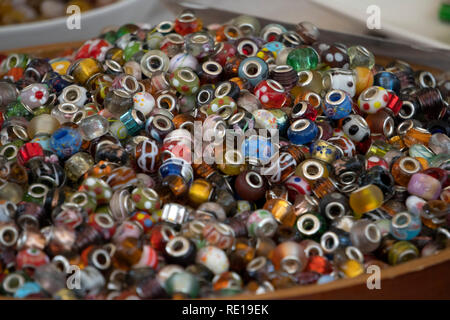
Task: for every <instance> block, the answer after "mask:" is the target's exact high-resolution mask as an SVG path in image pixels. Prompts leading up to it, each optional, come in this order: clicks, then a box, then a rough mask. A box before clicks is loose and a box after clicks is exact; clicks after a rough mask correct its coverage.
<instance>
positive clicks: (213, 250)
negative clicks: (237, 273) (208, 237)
mask: <svg viewBox="0 0 450 320" xmlns="http://www.w3.org/2000/svg"><path fill="white" fill-rule="evenodd" d="M196 261H197V263H200V264H202V265H204V266H205V267H207V268H208V269H209V270H211V271H212V272H213V273H214V274H216V275H217V274H222V273H224V272H225V271H228V268H229V267H230V262H229V261H228V257H227V255H226V253H225V252H224V251H223V250H222V249H219V248H217V247H215V246H206V247H203V248H201V249H200V250H199V251H198V252H197V258H196Z"/></svg>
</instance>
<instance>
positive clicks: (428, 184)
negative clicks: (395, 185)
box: [408, 173, 441, 200]
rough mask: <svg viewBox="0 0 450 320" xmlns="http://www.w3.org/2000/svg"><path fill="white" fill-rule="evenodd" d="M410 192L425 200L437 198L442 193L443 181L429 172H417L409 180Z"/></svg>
mask: <svg viewBox="0 0 450 320" xmlns="http://www.w3.org/2000/svg"><path fill="white" fill-rule="evenodd" d="M408 192H409V193H410V194H412V195H415V196H418V197H421V198H423V199H425V200H436V199H438V198H439V195H440V194H441V183H440V182H439V180H437V179H435V178H433V177H432V176H429V175H427V174H423V173H415V174H413V175H412V176H411V179H410V180H409V183H408Z"/></svg>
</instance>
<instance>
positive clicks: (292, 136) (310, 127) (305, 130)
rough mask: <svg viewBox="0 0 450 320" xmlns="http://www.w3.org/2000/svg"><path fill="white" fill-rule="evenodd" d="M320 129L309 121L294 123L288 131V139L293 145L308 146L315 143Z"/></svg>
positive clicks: (300, 120) (302, 120) (301, 120)
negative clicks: (312, 142)
mask: <svg viewBox="0 0 450 320" xmlns="http://www.w3.org/2000/svg"><path fill="white" fill-rule="evenodd" d="M318 133H319V129H318V128H317V126H316V124H315V123H314V122H312V121H311V120H308V119H298V120H296V121H294V122H293V123H292V124H291V126H290V127H289V129H288V133H287V135H288V138H289V140H290V141H291V142H292V143H293V144H297V145H299V144H307V143H310V142H311V141H313V140H314V139H315V138H316V137H317V134H318Z"/></svg>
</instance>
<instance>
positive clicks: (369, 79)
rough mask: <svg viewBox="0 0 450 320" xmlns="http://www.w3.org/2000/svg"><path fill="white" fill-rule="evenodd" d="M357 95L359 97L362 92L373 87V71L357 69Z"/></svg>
mask: <svg viewBox="0 0 450 320" xmlns="http://www.w3.org/2000/svg"><path fill="white" fill-rule="evenodd" d="M354 70H355V72H356V95H357V96H359V94H360V93H361V92H363V91H364V90H365V89H367V88H369V87H371V86H372V85H373V73H372V70H370V69H369V68H366V67H356V68H355V69H354Z"/></svg>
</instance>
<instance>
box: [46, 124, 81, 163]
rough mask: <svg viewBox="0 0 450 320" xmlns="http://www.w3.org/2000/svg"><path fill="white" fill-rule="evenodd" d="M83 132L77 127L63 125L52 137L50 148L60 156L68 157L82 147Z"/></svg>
mask: <svg viewBox="0 0 450 320" xmlns="http://www.w3.org/2000/svg"><path fill="white" fill-rule="evenodd" d="M81 143H82V138H81V134H80V133H79V132H78V130H76V129H72V128H69V127H63V128H60V129H58V130H56V131H55V132H54V133H53V134H52V136H51V138H50V148H51V149H52V151H53V152H55V153H56V154H57V155H58V157H59V158H61V159H66V158H68V157H70V156H71V155H73V154H75V153H77V152H78V151H79V150H80V148H81Z"/></svg>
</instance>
